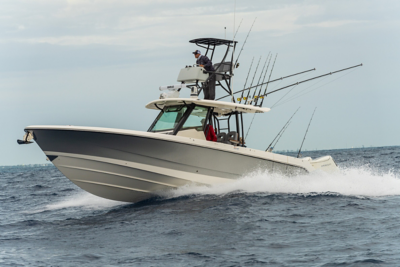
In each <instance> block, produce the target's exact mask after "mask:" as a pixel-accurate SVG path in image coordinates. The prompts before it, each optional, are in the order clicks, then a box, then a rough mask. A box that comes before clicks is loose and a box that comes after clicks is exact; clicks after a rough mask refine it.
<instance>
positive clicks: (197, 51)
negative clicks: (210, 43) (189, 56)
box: [193, 50, 201, 55]
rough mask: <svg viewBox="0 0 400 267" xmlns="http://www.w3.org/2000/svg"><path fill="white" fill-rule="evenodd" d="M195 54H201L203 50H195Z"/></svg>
mask: <svg viewBox="0 0 400 267" xmlns="http://www.w3.org/2000/svg"><path fill="white" fill-rule="evenodd" d="M193 54H194V55H196V54H200V55H201V52H200V50H196V51H194V52H193Z"/></svg>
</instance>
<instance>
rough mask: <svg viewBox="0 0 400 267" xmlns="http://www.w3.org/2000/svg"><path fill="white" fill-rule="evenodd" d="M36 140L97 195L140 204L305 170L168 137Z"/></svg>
mask: <svg viewBox="0 0 400 267" xmlns="http://www.w3.org/2000/svg"><path fill="white" fill-rule="evenodd" d="M33 133H34V139H35V141H36V142H37V143H38V145H39V146H40V148H41V149H42V150H43V151H44V152H45V154H46V155H47V156H48V157H49V158H50V159H51V160H52V162H53V163H54V165H55V166H56V167H57V168H58V169H59V170H60V171H61V172H62V173H63V174H64V175H65V176H66V177H68V178H69V179H70V180H71V181H72V182H74V183H75V184H76V185H78V186H79V187H81V188H82V189H84V190H86V191H88V192H90V193H93V194H95V195H98V196H101V197H105V198H109V199H114V200H120V201H126V202H137V201H140V200H143V199H146V198H149V197H151V196H152V195H153V194H154V193H155V192H157V191H163V190H168V189H172V188H176V187H179V186H182V185H184V184H187V183H193V182H194V183H199V184H216V183H225V182H228V181H230V180H232V179H237V178H239V177H241V176H243V175H245V174H247V173H249V172H252V171H254V170H257V169H266V170H269V171H274V172H280V173H283V174H289V175H290V174H295V173H306V172H307V170H306V169H305V168H301V167H298V166H293V165H289V164H284V163H280V162H275V161H273V160H267V159H262V158H257V157H252V156H249V155H243V154H240V153H232V152H227V151H223V150H218V149H211V148H208V147H201V146H196V145H192V144H187V143H181V142H173V141H168V140H163V139H157V134H154V138H150V137H143V136H135V135H120V134H113V133H101V132H90V131H76V130H74V131H71V130H53V129H33Z"/></svg>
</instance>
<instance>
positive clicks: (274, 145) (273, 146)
mask: <svg viewBox="0 0 400 267" xmlns="http://www.w3.org/2000/svg"><path fill="white" fill-rule="evenodd" d="M291 123H292V122H289V124H288V125H287V126H286V127H285V129H284V130H283V132H282V133H281V134H280V135H279V138H278V140H276V142H275V144H273V145H272V147H271V148H270V151H269V152H271V151H272V149H274V148H275V147H276V144H278V142H279V140H281V137H282V135H283V134H284V133H285V131H286V129H287V128H289V125H290V124H291Z"/></svg>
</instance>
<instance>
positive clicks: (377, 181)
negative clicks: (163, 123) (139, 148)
mask: <svg viewBox="0 0 400 267" xmlns="http://www.w3.org/2000/svg"><path fill="white" fill-rule="evenodd" d="M233 192H235V193H237V192H242V193H267V194H305V195H315V194H317V195H318V194H319V195H324V194H330V195H332V194H338V195H345V196H357V197H379V196H394V195H400V177H399V175H398V174H396V173H393V172H387V173H383V174H382V173H380V174H378V173H375V172H374V171H373V170H371V169H367V168H347V169H341V170H340V171H339V172H337V173H325V172H322V171H321V172H314V173H311V174H307V175H298V176H294V177H286V176H283V175H279V174H270V173H268V172H264V171H257V172H254V173H251V174H249V175H247V176H245V177H243V178H241V179H239V180H235V181H233V182H232V183H227V184H220V185H214V186H199V185H187V186H183V187H180V188H178V189H174V190H170V191H168V192H165V193H161V195H162V196H163V197H165V198H176V197H180V196H185V195H226V194H229V193H233Z"/></svg>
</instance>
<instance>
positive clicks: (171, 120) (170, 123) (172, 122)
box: [151, 106, 187, 132]
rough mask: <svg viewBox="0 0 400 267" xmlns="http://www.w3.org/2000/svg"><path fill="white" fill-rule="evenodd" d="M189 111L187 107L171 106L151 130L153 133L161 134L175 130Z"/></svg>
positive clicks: (165, 109) (164, 111) (162, 113)
mask: <svg viewBox="0 0 400 267" xmlns="http://www.w3.org/2000/svg"><path fill="white" fill-rule="evenodd" d="M186 110H187V107H186V106H170V107H166V108H164V110H163V112H161V113H160V115H159V117H158V118H157V122H156V123H155V124H154V126H153V128H152V129H151V131H152V132H161V131H168V130H173V129H175V126H176V125H177V124H178V123H179V121H180V120H181V119H182V117H183V114H185V112H186Z"/></svg>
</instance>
